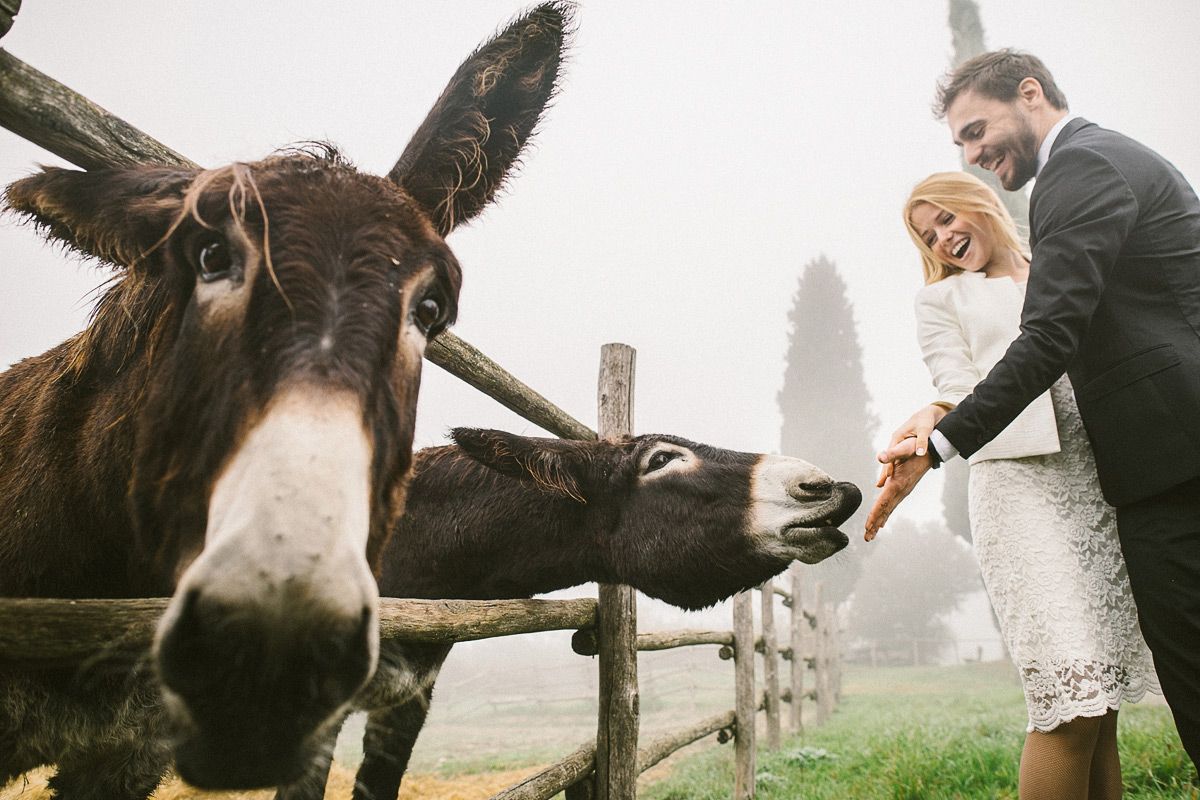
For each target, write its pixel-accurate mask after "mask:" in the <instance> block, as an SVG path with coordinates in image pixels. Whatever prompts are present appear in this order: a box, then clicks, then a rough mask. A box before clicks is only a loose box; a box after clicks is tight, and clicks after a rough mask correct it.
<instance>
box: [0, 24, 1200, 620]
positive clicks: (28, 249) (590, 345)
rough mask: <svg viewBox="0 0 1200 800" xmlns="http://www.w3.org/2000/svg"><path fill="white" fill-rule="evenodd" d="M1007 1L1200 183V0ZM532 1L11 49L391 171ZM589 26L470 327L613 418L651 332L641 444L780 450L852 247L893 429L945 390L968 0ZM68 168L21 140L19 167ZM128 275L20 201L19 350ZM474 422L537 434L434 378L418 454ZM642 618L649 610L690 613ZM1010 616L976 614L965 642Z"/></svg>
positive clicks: (115, 87) (113, 94)
mask: <svg viewBox="0 0 1200 800" xmlns="http://www.w3.org/2000/svg"><path fill="white" fill-rule="evenodd" d="M980 6H981V12H982V16H983V21H984V25H985V28H986V31H987V43H988V45H989V46H991V47H998V46H1014V47H1018V48H1021V49H1025V50H1028V51H1030V52H1033V53H1036V54H1038V55H1040V56H1041V57H1042V58H1043V59H1044V60H1045V61H1046V63H1047V64H1048V66H1049V67H1050V69H1051V70H1052V71H1053V72H1054V74H1055V76H1056V78H1057V79H1058V82H1059V85H1060V86H1061V87H1062V89H1063V90H1064V91H1065V93H1066V95H1067V97H1068V99H1069V101H1070V103H1071V108H1072V110H1073V111H1075V112H1078V113H1081V114H1083V115H1084V116H1085V117H1088V118H1089V119H1091V120H1093V121H1095V122H1098V123H1100V124H1102V125H1104V126H1106V127H1110V128H1114V129H1117V130H1120V131H1122V132H1124V133H1126V134H1129V135H1131V136H1133V137H1135V138H1137V139H1139V140H1141V141H1142V142H1144V143H1146V144H1148V145H1150V146H1151V147H1154V148H1155V149H1157V150H1159V151H1160V152H1161V153H1163V154H1164V155H1165V156H1167V157H1168V158H1169V159H1171V160H1173V161H1174V163H1175V164H1176V165H1177V166H1178V167H1179V168H1180V169H1181V170H1182V171H1183V173H1184V174H1185V175H1186V176H1187V177H1188V178H1189V180H1190V181H1191V182H1192V184H1193V185H1197V184H1200V147H1197V145H1196V127H1197V121H1198V120H1200V94H1197V92H1196V91H1195V87H1196V86H1197V85H1200V55H1198V52H1200V51H1198V50H1197V47H1196V43H1197V42H1200V8H1198V7H1197V5H1196V3H1195V0H1141V1H1140V2H1133V0H1109V1H1108V2H1105V3H1096V2H1094V0H1006V1H1005V2H1003V3H1000V2H997V1H996V0H980ZM519 8H520V6H519V5H518V4H517V3H515V2H498V1H497V0H480V1H478V2H423V3H395V2H383V1H382V0H380V1H379V2H360V3H354V4H344V5H343V6H340V7H338V8H337V10H336V11H335V10H333V9H334V7H333V6H330V5H329V4H327V3H303V2H300V3H298V2H295V0H290V2H283V1H282V0H271V1H270V2H257V3H244V2H234V1H233V0H214V1H213V2H208V3H203V4H197V3H183V2H177V1H175V0H153V1H151V0H129V1H128V2H123V3H79V2H72V1H69V0H59V1H58V2H54V1H53V0H40V1H39V2H28V3H26V4H25V7H24V8H23V9H22V10H21V13H20V15H19V16H18V17H17V20H16V23H15V26H14V28H13V30H12V31H11V32H10V33H9V34H8V35H7V36H6V37H5V39H4V40H3V45H4V46H5V48H6V49H8V50H9V51H10V52H11V53H13V54H14V55H16V56H17V57H19V58H21V59H23V60H25V61H27V62H28V63H30V64H32V65H33V66H35V67H37V68H38V69H40V70H42V71H43V72H46V73H48V74H49V75H51V76H53V77H54V78H56V79H57V80H59V81H61V82H63V83H65V84H66V85H67V86H70V87H71V88H73V89H75V90H77V91H79V92H80V93H82V94H84V95H85V96H87V97H89V98H91V99H92V100H93V101H95V102H97V103H98V104H100V105H101V106H103V107H105V108H106V109H108V110H109V111H111V112H113V113H115V114H117V115H118V116H121V117H122V118H124V119H126V120H128V121H129V122H131V123H132V124H134V125H136V126H138V127H140V128H141V129H142V130H144V131H146V132H147V133H149V134H150V135H152V136H154V137H156V138H158V139H160V140H161V141H163V142H164V143H166V144H168V145H169V146H170V147H172V148H174V149H175V150H177V151H178V152H180V153H183V154H185V155H187V156H188V157H190V158H192V159H194V160H196V161H198V162H200V163H202V164H204V165H206V166H215V165H219V164H222V163H226V162H229V161H231V160H239V159H243V160H253V159H256V158H259V157H261V156H263V155H265V154H267V153H269V152H270V151H271V150H273V149H274V148H277V147H280V146H283V145H287V144H289V143H292V142H296V141H300V140H311V139H325V140H329V141H332V142H334V143H336V144H338V145H340V146H341V147H342V148H343V150H344V152H345V153H346V154H347V156H349V157H350V158H351V159H352V160H353V161H355V162H356V163H357V164H358V165H359V166H360V167H361V168H363V169H365V170H368V171H374V172H377V173H382V172H386V171H387V170H388V169H389V168H390V167H391V165H392V163H393V162H394V161H395V159H396V158H397V156H398V155H399V154H400V152H401V150H402V149H403V147H404V144H405V143H406V141H407V139H408V136H409V134H410V133H411V132H412V131H413V129H414V128H415V127H416V126H417V125H418V124H419V122H420V121H421V120H422V118H423V117H424V114H425V112H426V111H427V110H428V108H429V106H430V105H431V104H432V103H433V101H434V100H435V99H436V97H437V96H438V94H439V92H440V91H441V89H442V87H443V86H444V85H445V82H446V80H447V79H448V78H449V76H450V75H451V74H452V72H453V71H454V69H455V67H456V66H457V65H458V63H459V62H460V61H461V59H462V58H464V57H465V56H466V55H467V54H468V53H469V52H470V51H471V50H472V49H473V48H474V47H475V46H476V45H478V44H479V43H480V42H481V41H482V40H484V39H485V38H487V37H488V36H489V35H490V34H491V33H492V32H493V31H494V30H495V29H496V28H497V27H499V26H500V25H501V24H502V23H504V22H506V21H507V20H508V19H509V18H511V16H512V15H513V14H515V13H516V12H517V11H518V10H519ZM576 22H577V26H578V31H577V35H576V36H575V38H574V44H573V47H572V53H571V56H570V60H569V62H568V63H567V65H566V69H565V74H564V78H563V80H562V86H561V92H560V94H559V97H558V99H557V101H556V102H555V103H554V105H553V107H552V108H551V109H550V110H549V112H548V113H547V115H546V118H545V120H544V123H543V125H542V128H541V133H540V134H539V135H538V137H537V139H536V141H535V144H534V146H533V147H532V149H531V150H530V151H529V152H528V153H527V155H526V158H525V159H524V161H525V163H524V168H523V170H522V171H521V173H520V174H519V175H517V176H516V177H515V179H513V180H512V181H511V183H510V187H509V190H508V191H507V192H506V194H505V195H504V196H503V197H502V198H501V199H500V202H499V203H497V204H496V205H495V206H494V207H492V208H491V209H490V210H488V211H487V212H486V213H485V214H484V215H483V216H482V217H481V218H480V219H479V220H477V221H476V222H474V223H473V224H472V225H470V226H469V227H468V228H466V229H463V230H461V231H457V232H455V233H454V234H453V235H452V236H451V237H450V240H449V241H450V244H451V246H452V247H453V249H454V250H455V252H456V254H457V255H458V258H459V259H460V261H461V263H462V264H463V268H464V276H465V278H464V288H463V292H462V297H461V315H460V322H459V324H458V325H457V327H456V329H455V331H456V333H458V334H459V335H460V336H462V337H463V338H465V339H466V340H468V341H470V342H472V343H473V344H475V345H476V346H478V347H479V348H481V349H482V350H483V351H485V352H486V353H488V354H489V355H490V356H492V357H493V358H494V359H495V360H497V361H498V362H499V363H500V364H502V365H503V366H505V367H506V368H507V369H509V370H510V371H511V372H512V373H514V374H515V375H516V376H518V377H519V378H521V379H522V380H524V381H525V382H527V383H528V384H530V385H531V386H533V387H534V388H536V389H537V390H538V391H539V392H541V393H542V394H543V395H545V396H546V397H547V398H549V399H551V400H552V401H554V402H555V403H557V404H559V405H560V406H562V407H563V408H564V409H566V410H567V411H568V412H569V413H570V414H572V415H573V416H575V417H576V418H578V419H579V420H581V421H583V422H584V423H586V424H588V425H590V426H594V425H595V404H596V398H595V395H596V373H597V365H598V357H599V351H600V346H601V345H602V344H603V343H605V342H611V341H620V342H625V343H628V344H630V345H632V346H634V347H635V348H637V352H638V355H637V368H638V372H637V380H636V388H637V394H636V411H635V415H636V430H637V432H666V433H675V434H679V435H682V436H686V437H688V438H692V439H696V440H700V441H705V442H709V443H713V444H719V445H722V446H725V447H730V448H735V449H741V450H749V451H761V452H771V451H774V450H777V449H778V447H779V429H780V418H779V412H778V409H777V407H776V401H775V397H776V392H777V391H778V389H779V386H780V383H781V380H782V375H783V356H784V352H785V349H786V344H787V336H788V331H787V325H786V315H787V310H788V308H789V306H790V304H791V299H792V294H793V292H794V290H795V287H796V283H797V278H798V274H799V269H800V268H801V266H802V265H803V264H804V263H805V262H806V261H808V260H810V259H811V258H813V257H815V256H817V255H820V254H825V255H826V256H828V257H829V258H831V259H832V260H834V261H835V262H836V263H837V265H838V268H839V271H840V273H841V275H842V276H843V278H844V279H845V281H846V283H847V285H848V287H849V295H850V299H851V301H852V302H853V304H854V307H855V314H856V319H857V326H858V338H859V341H860V343H861V346H862V349H863V354H864V367H865V373H866V380H867V385H868V387H869V388H870V391H871V393H872V395H873V398H874V403H875V411H876V413H877V414H878V416H879V418H880V420H881V421H882V427H881V430H880V431H879V432H878V436H877V440H878V441H877V443H878V444H882V443H883V441H884V440H885V439H886V436H887V434H888V432H890V430H891V429H892V428H893V427H894V426H896V425H898V424H899V423H900V422H901V421H902V420H903V419H904V418H905V417H907V416H908V414H909V413H910V412H911V411H912V410H914V409H915V408H916V407H918V406H920V405H922V404H924V403H925V402H926V401H927V400H928V399H929V398H930V396H931V387H930V383H929V378H928V375H927V374H926V372H925V370H924V367H923V365H922V364H921V362H920V359H919V355H918V351H917V348H916V344H915V336H914V321H913V314H912V303H911V300H912V296H913V294H914V292H915V291H916V289H917V288H918V287H919V285H920V283H921V279H920V266H919V261H918V258H917V255H916V253H915V251H914V250H913V248H912V246H911V244H910V243H909V241H908V239H907V237H906V235H905V233H904V231H903V228H902V226H901V224H900V219H899V207H900V205H901V203H902V202H903V200H904V198H905V197H906V195H907V191H908V189H909V188H910V187H911V186H912V185H913V184H914V183H916V182H917V181H918V180H919V179H921V178H922V177H924V176H925V175H927V174H928V173H930V172H932V171H935V170H946V169H956V168H957V167H958V163H959V162H958V153H957V151H956V149H955V148H954V147H953V145H952V144H951V142H950V137H949V134H948V132H947V130H946V128H945V126H944V124H943V123H940V122H938V121H937V120H935V119H933V118H932V116H931V114H930V112H929V105H930V102H931V100H932V96H933V88H934V83H935V80H936V79H937V77H938V76H939V75H940V74H941V73H942V72H943V71H944V70H945V69H946V67H947V65H948V60H949V55H950V36H949V31H948V29H947V26H946V3H945V2H944V0H922V1H921V2H908V3H896V2H893V1H892V0H864V1H863V2H857V3H841V4H839V3H820V4H814V3H793V2H786V3H785V2H780V3H768V2H752V3H738V4H733V3H728V4H718V3H695V2H673V3H668V2H660V3H637V4H634V3H631V2H626V3H618V2H585V3H584V4H583V5H582V7H581V8H580V9H579V11H578V14H577V19H576ZM62 163H63V162H61V161H60V160H59V159H57V158H56V157H54V156H52V155H50V154H48V153H46V152H45V151H42V150H40V149H39V148H37V147H35V146H33V145H31V144H29V143H27V142H24V141H23V140H21V139H19V138H18V137H16V136H14V135H12V134H10V133H8V132H6V131H0V181H3V182H4V183H7V182H9V181H11V180H14V179H16V178H19V177H21V176H24V175H27V174H29V173H30V172H32V171H33V170H34V169H35V168H36V165H37V164H62ZM105 277H106V273H105V272H104V271H103V270H101V269H99V268H97V267H95V266H93V265H84V264H80V263H79V262H78V261H76V260H73V259H71V258H68V257H66V256H64V254H63V253H62V251H61V250H59V249H56V248H54V247H50V246H47V245H45V244H43V243H42V242H41V241H40V240H39V238H38V237H37V236H36V235H35V233H34V231H33V230H32V229H31V228H30V227H28V226H19V225H17V224H15V222H14V220H13V219H12V218H11V217H9V218H8V219H6V220H5V222H4V224H3V225H2V226H0V364H9V363H12V362H15V361H17V360H19V359H21V358H24V357H26V356H30V355H33V354H37V353H40V352H42V351H43V350H45V349H47V348H48V347H50V346H52V345H54V344H56V343H58V342H60V341H61V340H63V339H64V338H66V337H67V336H69V335H71V334H72V333H74V332H76V331H78V330H79V329H80V328H81V327H82V326H83V325H84V324H85V321H86V318H87V315H88V312H89V310H90V308H91V302H92V294H91V292H92V290H93V289H94V288H95V287H96V286H97V285H99V284H100V283H101V282H102V281H103V280H104V279H105ZM837 413H838V409H837V408H830V409H828V414H829V416H830V417H831V418H832V417H833V416H835V415H836V414H837ZM811 424H813V425H822V424H824V420H823V419H819V418H818V419H813V420H811ZM458 425H472V426H484V427H498V428H504V429H508V430H512V431H517V432H523V433H530V434H538V433H540V431H538V429H537V428H535V427H534V426H533V425H531V424H530V423H527V422H525V421H523V420H522V419H520V418H518V417H516V416H514V415H513V414H511V413H509V412H507V411H506V410H504V409H503V408H501V407H500V406H499V405H497V404H496V403H494V402H493V401H491V400H490V399H488V398H486V397H484V396H482V395H480V394H478V393H476V392H474V391H473V390H471V389H469V388H468V387H466V386H465V385H464V384H462V383H460V382H459V381H458V380H456V379H454V378H452V377H450V376H449V375H447V374H446V373H444V372H442V371H441V370H439V369H438V368H436V367H432V366H429V367H428V368H427V370H426V376H425V380H424V384H423V386H422V392H421V402H420V408H419V424H418V433H417V444H418V446H424V445H429V444H434V443H438V442H441V441H443V438H444V435H445V432H446V431H447V429H448V428H450V427H452V426H458ZM805 456H806V457H807V458H808V459H809V460H811V461H814V462H816V463H818V464H820V462H821V456H822V454H821V453H812V454H805ZM864 457H866V458H869V457H870V454H864ZM871 493H872V492H871V491H867V492H866V494H867V495H868V497H867V502H870V495H871ZM939 503H940V485H939V483H938V480H937V477H936V476H934V478H933V479H931V480H928V481H926V482H925V484H923V485H922V486H921V487H920V488H919V489H918V491H917V492H916V493H915V494H914V496H913V497H912V498H911V499H910V500H909V501H908V502H907V503H906V504H905V505H904V506H903V508H902V512H901V513H903V514H905V515H907V516H909V517H911V518H914V519H917V520H926V519H935V518H937V517H939V515H940V507H939ZM851 533H852V537H851V538H852V545H851V547H852V548H855V549H857V548H864V547H869V545H865V544H863V543H862V542H861V536H860V532H851ZM885 535H886V534H885ZM644 609H645V610H644V616H645V617H646V619H647V620H649V621H650V622H651V623H652V624H657V623H662V624H664V625H665V624H673V623H674V622H677V621H678V620H677V619H676V617H674V616H672V615H670V614H669V613H668V612H667V611H666V610H665V609H664V608H659V607H657V606H652V607H651V606H646V607H644ZM984 616H985V613H984V612H982V611H981V610H980V608H979V604H978V603H974V604H972V606H971V610H970V612H969V614H968V615H967V617H966V618H965V621H964V622H963V623H962V628H963V630H964V631H966V633H964V635H968V636H969V635H970V632H971V631H972V630H974V628H973V627H972V626H982V627H981V628H979V629H980V630H983V629H984V628H987V623H986V620H984ZM720 619H725V620H727V619H728V615H727V611H722V612H720V613H719V614H717V615H716V616H710V617H701V618H691V620H690V623H689V624H703V622H704V621H705V620H708V621H712V620H718V621H719V620H720ZM685 622H687V621H686V620H685ZM989 635H991V634H990V633H989Z"/></svg>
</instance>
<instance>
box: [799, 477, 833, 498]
mask: <svg viewBox="0 0 1200 800" xmlns="http://www.w3.org/2000/svg"><path fill="white" fill-rule="evenodd" d="M790 494H791V495H792V497H794V498H796V499H797V500H824V499H826V498H828V497H831V496H832V495H833V482H832V481H803V482H801V483H797V484H794V485H793V486H792V491H791V492H790Z"/></svg>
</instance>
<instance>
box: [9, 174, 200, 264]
mask: <svg viewBox="0 0 1200 800" xmlns="http://www.w3.org/2000/svg"><path fill="white" fill-rule="evenodd" d="M195 174H196V173H195V172H194V171H189V170H180V169H176V168H169V167H131V168H127V169H101V170H93V171H91V172H81V171H79V170H74V169H60V168H58V167H46V168H43V170H42V172H40V173H39V174H37V175H32V176H30V177H28V178H23V179H21V180H19V181H16V182H15V183H12V184H10V185H9V187H8V189H7V190H6V191H5V193H4V202H5V205H6V206H7V207H9V208H11V209H13V210H14V211H16V212H18V213H20V214H23V215H25V216H27V217H28V218H29V219H31V220H33V222H34V223H35V224H36V225H37V226H38V228H40V229H41V231H42V232H43V233H44V234H45V236H46V237H47V238H49V239H56V240H58V241H61V242H63V243H64V244H66V245H67V246H69V247H72V248H74V249H75V250H78V251H80V252H82V253H84V254H86V255H89V256H94V257H95V258H98V259H101V260H102V261H107V262H109V263H111V264H116V265H117V266H121V267H129V266H132V265H133V264H135V263H136V262H137V261H138V260H139V259H141V258H142V256H143V255H145V254H146V253H147V251H149V250H150V249H151V248H153V247H154V246H155V245H156V244H158V242H159V241H160V240H161V239H162V237H163V235H164V234H166V232H167V231H168V230H169V229H170V226H171V224H172V223H173V222H174V221H175V219H176V218H177V217H178V216H179V214H180V212H181V210H182V208H183V192H184V190H185V189H186V188H187V186H188V184H189V183H190V182H191V180H192V178H193V177H194V176H195Z"/></svg>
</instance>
